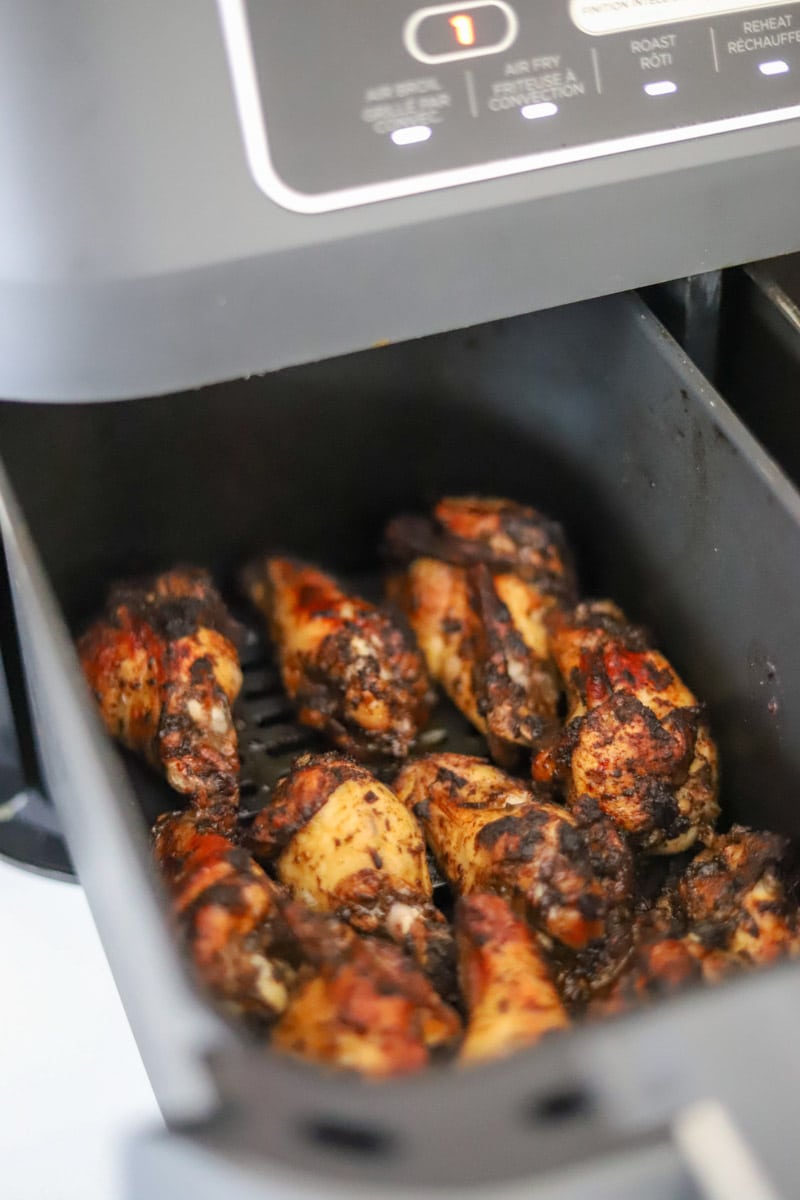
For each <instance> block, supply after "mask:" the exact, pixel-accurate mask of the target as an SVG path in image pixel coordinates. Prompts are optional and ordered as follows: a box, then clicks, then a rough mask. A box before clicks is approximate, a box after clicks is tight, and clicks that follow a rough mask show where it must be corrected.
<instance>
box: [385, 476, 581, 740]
mask: <svg viewBox="0 0 800 1200" xmlns="http://www.w3.org/2000/svg"><path fill="white" fill-rule="evenodd" d="M386 546H387V552H388V554H389V557H390V558H391V559H392V560H393V562H394V563H395V564H397V565H398V569H395V570H394V571H393V573H392V574H391V575H390V577H389V580H388V593H389V596H390V598H391V599H392V600H393V601H394V602H395V603H397V604H399V605H400V607H402V608H403V609H404V611H405V612H406V613H407V615H408V618H409V621H410V623H411V625H412V628H413V629H414V632H415V633H416V635H417V640H418V641H419V644H420V647H421V648H422V651H423V653H424V654H425V658H426V661H427V664H428V669H429V670H430V672H431V674H432V675H433V677H434V678H435V679H437V680H438V681H439V682H440V683H441V684H442V686H443V687H444V689H445V691H446V692H447V694H448V695H449V696H450V698H451V699H452V700H453V702H454V703H455V704H456V705H457V706H458V708H460V709H461V711H462V712H463V713H464V714H465V716H466V717H467V718H468V719H469V720H470V721H471V722H472V724H473V725H475V727H476V728H477V729H479V730H480V732H481V733H483V734H484V735H485V736H486V738H487V741H488V743H489V749H490V752H491V754H492V757H494V758H496V759H497V760H498V761H500V762H503V763H505V764H509V763H511V762H512V761H513V760H514V759H515V758H516V757H517V756H518V754H519V751H520V748H530V747H531V746H535V745H537V744H539V743H540V742H541V741H542V740H543V739H544V738H546V737H548V736H551V735H552V733H553V730H554V727H555V725H556V710H557V705H558V695H559V688H558V681H557V675H556V671H555V668H554V665H553V663H552V660H551V657H550V651H549V647H548V634H547V628H546V623H545V618H546V616H547V613H548V612H549V611H550V610H551V609H552V608H553V607H554V606H556V605H558V604H560V603H564V602H566V601H568V600H570V599H571V598H572V594H573V590H574V578H573V573H572V568H571V565H570V563H569V561H568V556H567V553H566V549H565V546H564V540H563V535H562V533H561V529H560V527H559V526H557V525H555V524H554V523H553V522H551V521H548V520H547V519H546V518H544V517H543V516H542V515H541V514H540V513H537V512H536V511H535V510H534V509H532V508H526V507H524V506H523V505H520V504H515V503H513V502H512V501H510V500H498V499H480V498H478V497H463V498H450V499H446V500H442V501H441V502H440V503H439V504H438V505H437V506H436V508H435V509H434V513H433V517H432V518H431V519H425V518H415V517H401V518H399V519H398V520H396V521H393V522H392V523H391V524H390V525H389V527H388V529H387V532H386ZM400 567H402V569H399V568H400Z"/></svg>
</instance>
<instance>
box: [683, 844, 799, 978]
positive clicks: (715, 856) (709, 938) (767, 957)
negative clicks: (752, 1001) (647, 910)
mask: <svg viewBox="0 0 800 1200" xmlns="http://www.w3.org/2000/svg"><path fill="white" fill-rule="evenodd" d="M787 848H788V842H787V839H786V838H784V837H782V836H781V835H780V834H776V833H759V832H756V831H755V830H752V829H747V828H745V827H744V826H742V825H734V826H733V827H732V829H731V830H730V832H729V833H726V834H719V835H717V836H716V837H715V838H714V839H713V840H712V841H711V843H710V844H709V845H708V846H707V847H706V848H705V849H704V850H701V851H700V853H699V854H698V855H697V856H696V857H695V858H694V859H693V860H692V862H691V863H690V864H689V866H688V867H687V868H686V871H685V872H684V874H683V875H682V876H681V877H680V879H679V880H678V882H677V884H676V886H675V887H674V890H672V891H671V893H670V894H669V895H668V897H667V898H666V902H667V905H668V907H669V908H670V910H671V912H672V914H673V915H675V916H676V917H677V918H678V920H682V921H683V922H684V923H685V925H686V927H687V929H688V931H689V932H690V934H691V935H692V937H693V939H694V940H695V941H696V942H698V943H699V944H700V946H702V947H703V948H705V949H707V950H708V951H711V950H716V951H723V952H725V953H726V954H727V955H729V956H733V957H734V958H735V959H736V960H738V961H739V962H740V963H741V964H742V966H744V967H748V966H759V965H761V964H763V963H770V962H773V961H774V960H775V959H778V958H782V957H784V956H786V955H791V956H794V955H797V954H798V953H800V916H799V915H798V907H797V902H796V900H795V898H794V897H793V896H792V895H791V893H790V891H789V889H788V888H787V886H786V883H785V882H784V879H783V876H782V870H781V867H782V861H783V860H784V858H785V856H786V852H787Z"/></svg>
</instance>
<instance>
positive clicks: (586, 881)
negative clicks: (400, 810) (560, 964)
mask: <svg viewBox="0 0 800 1200" xmlns="http://www.w3.org/2000/svg"><path fill="white" fill-rule="evenodd" d="M394 786H395V791H396V792H397V794H398V796H399V797H400V798H401V800H403V801H404V803H406V804H408V805H409V806H410V807H411V808H412V809H413V811H414V812H415V813H416V814H417V816H418V817H419V818H420V820H421V821H422V824H423V826H424V829H425V833H426V836H427V838H428V842H429V844H430V846H431V848H432V850H433V853H434V855H435V856H436V859H437V862H438V863H439V866H440V867H441V869H442V871H443V873H444V874H445V876H446V877H447V879H448V880H449V881H450V883H451V884H452V886H453V887H454V888H455V889H456V890H457V891H458V892H459V893H461V894H469V893H471V892H475V891H491V892H499V893H500V894H502V895H507V896H509V897H510V898H511V899H512V900H513V902H514V903H515V905H516V906H518V907H521V908H523V909H524V911H525V912H526V914H527V915H528V916H529V917H530V919H531V921H532V922H533V924H534V926H535V927H536V929H537V931H538V932H539V934H540V935H541V936H542V937H544V938H545V939H546V944H548V945H554V946H555V947H556V948H558V947H560V948H561V949H562V950H564V949H566V950H567V951H570V952H572V955H573V958H572V959H570V960H569V961H570V962H573V963H574V972H573V974H572V978H571V979H570V981H569V990H570V991H572V990H576V989H580V988H582V987H584V986H589V984H588V982H587V981H588V977H589V976H590V975H591V977H592V983H591V986H592V987H595V986H601V985H602V984H603V983H605V982H606V981H607V979H608V978H609V976H610V975H611V974H612V973H613V972H614V971H615V970H616V969H617V967H618V965H619V963H620V961H621V959H622V958H623V957H624V955H625V953H627V949H628V944H629V936H630V925H631V920H632V913H631V894H632V863H631V856H630V852H629V850H628V848H627V845H626V843H625V841H624V839H623V838H622V837H621V836H620V835H619V833H618V832H617V831H616V829H615V828H614V826H613V824H612V822H611V821H609V820H608V819H607V818H606V817H605V816H604V815H603V813H602V812H601V811H600V809H599V807H598V806H597V805H596V804H594V803H593V802H592V801H591V800H585V801H583V802H582V803H580V804H576V805H575V806H574V808H573V810H572V811H568V810H566V809H564V808H561V807H559V806H557V805H555V804H548V803H542V802H540V801H537V800H535V799H534V797H533V796H532V794H531V793H530V792H529V791H528V790H527V789H526V788H525V787H524V786H523V784H522V783H521V782H520V781H519V780H516V779H513V778H511V777H510V776H509V775H506V774H505V773H504V772H503V771H500V770H499V769H498V768H497V767H493V766H492V765H491V764H490V763H488V762H486V761H485V760H483V759H479V758H470V757H467V756H465V755H461V754H433V755H429V756H428V757H426V758H421V759H418V760H416V761H414V762H411V763H408V764H407V765H406V766H405V767H403V769H402V770H401V771H400V774H399V775H398V777H397V779H396V780H395V785H394ZM576 955H577V956H578V957H577V959H576V958H575V957H574V956H576Z"/></svg>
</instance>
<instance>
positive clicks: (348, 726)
mask: <svg viewBox="0 0 800 1200" xmlns="http://www.w3.org/2000/svg"><path fill="white" fill-rule="evenodd" d="M243 582H244V586H245V590H246V592H247V594H248V596H249V597H250V599H251V601H252V602H253V604H254V605H255V606H256V607H257V608H258V609H259V610H260V611H261V612H262V613H263V615H264V616H265V617H266V619H267V621H268V624H269V628H270V631H271V634H272V638H273V640H274V642H275V645H276V647H277V651H278V657H279V660H280V668H281V674H282V677H283V684H284V687H285V688H286V691H287V693H288V694H289V696H290V698H291V699H292V700H293V701H294V704H295V707H296V710H297V717H298V720H299V721H300V722H301V723H302V724H304V725H308V726H310V727H311V728H312V729H318V730H320V731H321V732H323V733H324V734H325V735H326V736H327V737H328V738H330V740H331V741H332V742H333V743H334V744H335V745H336V746H338V747H339V748H340V749H342V750H345V751H347V752H348V753H349V754H354V755H356V756H357V757H362V756H364V755H388V756H390V757H396V758H403V757H405V755H406V754H407V753H408V750H409V747H410V746H411V745H412V743H413V742H414V740H415V738H416V737H417V734H418V732H419V730H420V728H421V726H422V725H423V724H424V722H425V720H426V719H427V716H428V714H429V711H430V708H431V705H432V703H433V693H432V691H431V687H430V681H429V679H428V676H427V673H426V671H425V665H424V662H423V659H422V656H421V654H420V653H419V651H418V649H417V648H416V646H415V645H414V643H413V638H412V636H411V635H410V633H408V632H407V631H406V630H405V629H404V628H403V627H402V626H401V625H400V624H399V623H397V622H396V621H395V620H394V619H393V618H392V617H391V616H390V615H389V614H388V613H387V612H385V611H383V610H382V609H380V608H376V607H375V606H374V605H372V604H368V603H367V601H365V600H362V599H360V598H358V597H357V596H352V595H349V594H348V593H346V592H344V591H342V590H341V588H340V587H339V586H338V584H337V583H336V582H335V580H333V579H332V578H331V577H330V576H329V575H325V574H324V573H323V572H322V571H319V570H317V569H316V568H315V567H312V566H309V565H307V564H304V563H299V562H295V561H292V560H290V559H286V558H266V559H261V560H259V561H258V562H255V563H253V564H251V566H250V567H248V568H247V569H246V571H245V572H244V576H243Z"/></svg>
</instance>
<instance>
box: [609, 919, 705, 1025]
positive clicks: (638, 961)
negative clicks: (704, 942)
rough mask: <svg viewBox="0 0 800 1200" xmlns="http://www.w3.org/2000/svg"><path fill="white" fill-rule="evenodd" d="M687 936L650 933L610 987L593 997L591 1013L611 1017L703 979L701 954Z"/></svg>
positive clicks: (660, 998) (662, 997)
mask: <svg viewBox="0 0 800 1200" xmlns="http://www.w3.org/2000/svg"><path fill="white" fill-rule="evenodd" d="M693 951H694V948H693V946H692V944H691V943H690V941H689V939H688V938H686V937H678V936H676V935H669V934H661V935H659V934H657V933H651V934H650V935H649V936H647V937H645V938H644V939H643V940H642V941H641V942H640V943H639V945H637V947H636V950H635V951H634V953H633V955H632V957H631V959H630V960H629V961H628V962H627V963H626V965H625V969H624V971H623V972H622V973H621V974H620V976H619V977H618V978H617V979H616V980H615V981H614V983H613V984H612V985H611V987H610V988H609V990H608V991H607V992H606V993H605V994H604V995H602V996H599V997H597V998H595V999H593V1000H592V1002H591V1004H590V1005H589V1015H590V1016H592V1017H610V1016H616V1015H617V1014H619V1013H624V1012H629V1011H630V1010H631V1009H635V1008H640V1007H642V1006H643V1005H646V1004H652V1003H654V1002H655V1001H657V1000H662V999H664V998H665V997H667V996H670V995H672V994H674V993H676V992H679V991H683V989H684V988H687V987H691V986H693V985H696V984H698V983H699V982H700V981H701V980H702V979H703V968H702V963H701V956H700V955H699V954H698V953H695V952H693Z"/></svg>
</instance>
